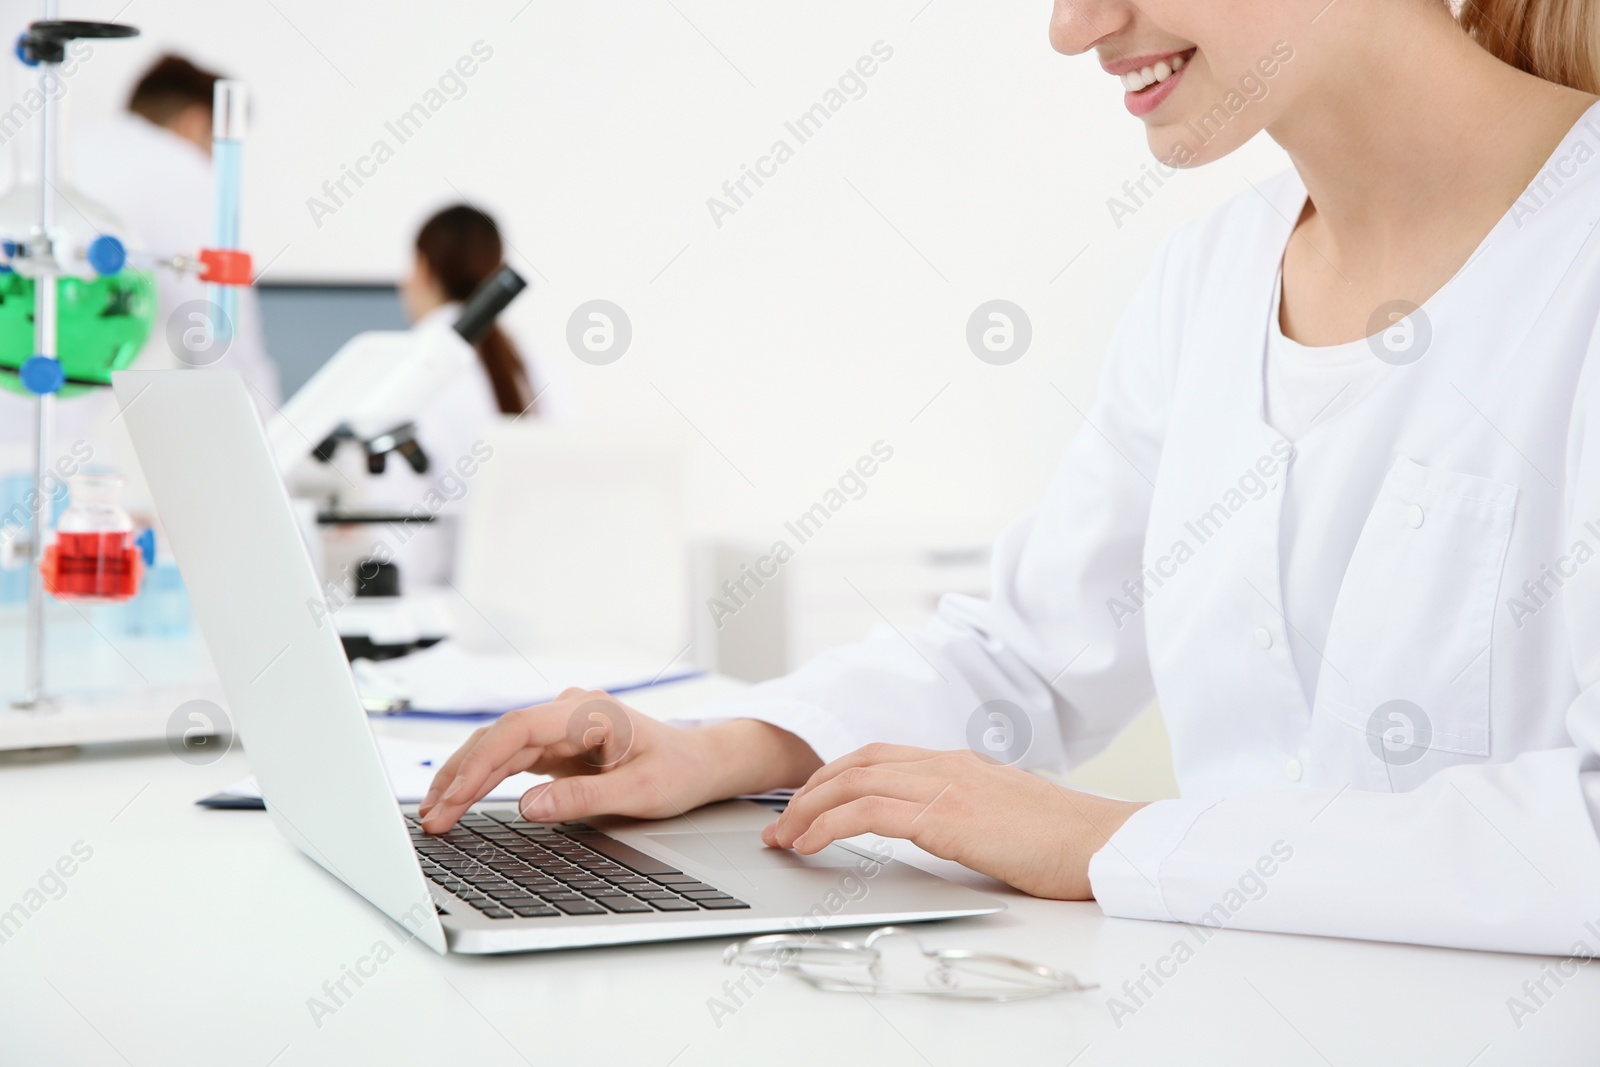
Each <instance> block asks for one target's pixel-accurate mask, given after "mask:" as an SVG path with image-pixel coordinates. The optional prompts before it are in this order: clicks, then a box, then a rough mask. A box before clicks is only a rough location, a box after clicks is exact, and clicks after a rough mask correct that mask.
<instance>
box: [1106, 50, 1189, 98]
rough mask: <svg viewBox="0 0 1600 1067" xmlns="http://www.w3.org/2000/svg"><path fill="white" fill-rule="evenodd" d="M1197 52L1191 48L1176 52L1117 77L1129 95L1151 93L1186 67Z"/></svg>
mask: <svg viewBox="0 0 1600 1067" xmlns="http://www.w3.org/2000/svg"><path fill="white" fill-rule="evenodd" d="M1197 51H1198V49H1195V48H1191V49H1189V50H1188V51H1186V52H1177V53H1174V54H1173V55H1171V56H1168V57H1167V58H1165V59H1161V60H1157V61H1156V62H1154V63H1151V64H1147V65H1146V66H1143V67H1140V68H1138V69H1137V70H1130V71H1126V72H1124V73H1122V74H1119V75H1117V77H1118V78H1120V79H1121V80H1122V87H1123V88H1124V89H1126V90H1127V91H1128V92H1130V93H1134V94H1138V93H1147V92H1152V91H1154V89H1155V88H1156V87H1157V86H1158V85H1160V84H1161V83H1162V82H1164V81H1166V80H1167V79H1168V78H1170V77H1172V76H1173V75H1174V74H1176V73H1178V71H1180V70H1182V69H1183V68H1184V67H1185V66H1187V65H1188V63H1189V61H1190V60H1191V59H1193V58H1194V54H1195V52H1197Z"/></svg>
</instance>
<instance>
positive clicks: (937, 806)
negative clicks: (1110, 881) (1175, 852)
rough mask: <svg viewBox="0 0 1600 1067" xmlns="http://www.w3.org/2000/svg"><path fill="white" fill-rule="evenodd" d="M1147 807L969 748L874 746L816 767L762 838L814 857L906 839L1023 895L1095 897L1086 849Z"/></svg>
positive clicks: (1100, 843) (1090, 849)
mask: <svg viewBox="0 0 1600 1067" xmlns="http://www.w3.org/2000/svg"><path fill="white" fill-rule="evenodd" d="M1142 807H1144V805H1143V804H1140V803H1134V802H1132V801H1125V800H1108V799H1107V798H1105V797H1097V796H1092V795H1090V794H1087V793H1079V792H1075V791H1074V790H1071V789H1065V788H1063V787H1061V786H1058V785H1052V784H1051V783H1050V782H1047V781H1045V780H1044V779H1043V778H1040V777H1038V776H1037V775H1033V774H1029V773H1028V772H1027V771H1022V770H1018V769H1016V768H1015V767H1007V766H1003V765H1001V764H998V763H995V762H994V761H992V760H988V759H984V758H983V757H980V756H977V755H975V754H973V753H971V752H966V751H960V752H934V751H930V750H929V749H924V748H908V747H906V746H903V745H868V746H867V747H866V748H862V749H857V750H856V751H855V752H852V753H850V754H849V755H848V756H844V757H842V758H840V759H837V760H834V761H833V762H832V763H830V764H828V765H827V766H825V767H823V768H822V769H821V770H819V771H817V772H816V773H815V774H813V775H812V776H811V779H810V780H809V781H808V782H806V784H805V788H803V789H801V790H800V791H799V792H798V793H796V794H795V795H794V799H793V800H791V801H790V802H789V808H788V810H787V811H785V812H784V813H783V814H782V815H780V816H779V817H778V819H777V821H776V822H774V823H773V824H772V825H770V826H768V827H767V828H766V830H765V831H764V832H763V833H762V839H763V840H764V841H766V843H767V844H768V845H772V846H776V847H778V848H792V849H794V850H795V851H796V852H799V853H801V854H802V855H807V856H809V855H813V854H815V853H817V852H820V851H822V849H823V848H824V847H826V846H827V845H828V844H829V843H830V842H833V841H838V840H840V839H842V838H847V837H855V836H856V835H857V834H866V833H872V834H878V835H880V836H883V837H898V838H904V839H906V840H908V841H910V842H912V843H913V844H915V845H917V846H919V847H920V848H923V849H925V850H927V851H928V852H931V853H933V854H934V855H935V856H939V857H941V858H943V859H948V860H955V861H956V862H957V863H960V864H962V865H964V866H967V867H970V868H972V869H973V870H975V871H980V872H982V873H983V874H987V875H990V876H992V877H995V878H998V879H1000V880H1001V881H1002V882H1006V883H1008V884H1009V885H1013V886H1015V887H1016V888H1018V889H1020V890H1022V891H1023V892H1024V893H1029V894H1031V895H1033V896H1036V897H1049V898H1052V899H1055V900H1090V899H1093V897H1094V893H1093V892H1092V891H1091V889H1090V888H1089V857H1091V856H1093V855H1094V854H1095V852H1097V851H1098V850H1099V849H1100V848H1101V847H1103V846H1104V845H1105V843H1106V841H1107V840H1108V839H1109V838H1110V837H1111V835H1112V834H1114V833H1116V832H1117V830H1118V829H1119V828H1121V826H1122V824H1123V823H1125V822H1127V821H1128V818H1129V816H1131V815H1132V814H1133V813H1134V812H1136V811H1138V810H1139V809H1140V808H1142Z"/></svg>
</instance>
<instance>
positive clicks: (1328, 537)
mask: <svg viewBox="0 0 1600 1067" xmlns="http://www.w3.org/2000/svg"><path fill="white" fill-rule="evenodd" d="M1051 36H1052V41H1053V43H1054V45H1055V46H1056V48H1057V49H1058V50H1060V51H1062V52H1065V53H1070V54H1078V53H1083V52H1087V51H1090V50H1091V49H1092V50H1094V51H1095V52H1096V53H1097V54H1098V57H1099V59H1100V61H1101V64H1102V66H1103V67H1104V68H1105V69H1106V70H1107V72H1108V73H1109V74H1111V75H1113V76H1116V77H1119V78H1120V79H1121V80H1122V82H1123V83H1124V86H1123V88H1124V90H1125V93H1126V105H1127V107H1128V110H1129V111H1130V112H1132V113H1133V114H1134V115H1135V116H1136V117H1138V118H1140V119H1142V120H1143V122H1144V124H1145V128H1146V131H1147V135H1148V137H1149V140H1150V144H1151V147H1152V149H1153V151H1154V152H1155V155H1156V156H1157V157H1158V158H1159V159H1161V160H1163V161H1166V162H1168V163H1170V164H1171V165H1174V166H1198V165H1201V164H1205V163H1208V162H1210V161H1212V160H1215V159H1217V158H1218V157H1220V156H1223V155H1225V154H1226V153H1228V152H1229V151H1231V150H1232V149H1234V148H1235V147H1237V146H1238V145H1240V144H1242V143H1243V142H1244V141H1246V140H1247V139H1249V138H1250V137H1252V136H1253V135H1255V134H1256V133H1258V132H1260V131H1262V130H1266V131H1267V132H1268V133H1269V134H1270V135H1271V136H1272V137H1273V138H1274V139H1276V140H1277V141H1278V142H1279V143H1280V144H1282V145H1283V147H1284V148H1285V149H1286V150H1287V151H1288V153H1289V155H1290V157H1291V159H1292V160H1293V162H1294V170H1293V171H1290V172H1289V173H1286V174H1284V175H1283V176H1281V177H1280V178H1279V179H1277V180H1274V181H1272V182H1269V183H1265V184H1262V185H1260V186H1258V187H1251V188H1246V189H1244V190H1243V191H1242V192H1240V194H1239V195H1238V196H1237V197H1235V198H1234V199H1233V200H1231V201H1230V202H1228V203H1227V204H1225V205H1223V206H1222V207H1221V208H1219V209H1218V210H1217V211H1215V212H1213V213H1212V214H1210V215H1209V216H1207V217H1205V218H1203V219H1201V220H1199V221H1198V222H1196V223H1194V224H1192V225H1190V226H1186V227H1184V228H1183V229H1182V230H1180V231H1179V232H1177V233H1176V234H1174V235H1173V236H1172V237H1171V238H1170V239H1169V240H1168V241H1167V242H1166V244H1165V245H1164V246H1163V248H1162V249H1161V251H1160V253H1159V255H1158V256H1157V259H1156V262H1155V265H1154V267H1153V269H1152V270H1151V272H1150V274H1149V276H1148V278H1147V279H1146V281H1145V283H1144V284H1143V286H1142V287H1141V288H1140V290H1139V292H1138V294H1137V295H1136V296H1135V298H1134V300H1133V303H1132V305H1131V307H1130V308H1129V310H1128V312H1127V314H1126V316H1125V318H1124V319H1123V322H1122V325H1121V327H1120V329H1119V330H1118V332H1117V334H1116V337H1115V339H1114V341H1113V343H1112V349H1111V352H1110V356H1109V359H1108V362H1107V364H1106V369H1105V373H1104V378H1103V381H1102V383H1101V386H1100V394H1099V397H1098V399H1097V402H1096V403H1095V405H1094V408H1093V410H1092V412H1091V413H1090V415H1089V416H1088V419H1087V423H1088V425H1086V426H1085V427H1084V428H1083V429H1082V430H1081V431H1080V432H1079V434H1078V436H1077V438H1076V439H1075V440H1074V441H1073V443H1072V445H1071V447H1070V448H1069V450H1068V452H1067V454H1066V456H1065V458H1064V460H1063V461H1062V464H1061V467H1060V470H1059V473H1058V474H1057V476H1056V478H1055V480H1054V482H1053V484H1052V485H1051V487H1050V489H1049V492H1048V494H1047V496H1046V498H1045V500H1044V502H1043V503H1042V505H1041V506H1040V508H1039V509H1038V511H1037V512H1036V513H1035V514H1034V515H1032V516H1031V517H1029V518H1027V519H1025V520H1023V521H1022V522H1021V523H1019V524H1018V525H1017V526H1016V527H1014V528H1013V529H1012V530H1010V531H1009V532H1008V533H1007V534H1006V535H1005V537H1004V538H1003V540H1002V541H1001V543H1000V544H999V546H998V549H997V553H996V560H995V569H994V590H993V595H992V597H991V598H990V599H988V600H975V599H970V598H964V597H950V598H947V599H946V600H945V601H944V603H943V605H942V606H941V609H940V611H939V614H938V617H937V619H936V621H935V622H934V623H933V624H932V625H930V626H929V627H927V628H926V629H924V630H921V631H918V632H913V633H900V632H888V633H884V634H882V635H880V636H878V637H876V638H874V639H872V640H870V641H868V642H866V643H864V644H861V645H857V646H852V647H848V648H844V649H840V650H838V651H836V652H833V653H831V654H829V655H826V656H824V657H822V658H821V659H819V660H818V661H816V662H814V663H812V664H810V665H809V666H807V667H805V668H804V669H802V670H800V671H798V672H797V673H795V674H794V675H792V676H790V677H787V678H783V679H779V680H776V681H773V682H770V683H767V684H764V685H761V686H757V687H755V688H753V689H751V690H749V691H747V692H745V693H744V694H742V695H739V696H737V697H735V698H733V699H731V700H728V701H726V702H723V703H720V704H718V705H717V706H714V707H708V708H706V709H704V711H703V722H702V724H700V725H697V726H693V727H673V726H667V725H663V724H658V723H654V722H652V721H650V720H648V719H645V718H643V717H641V716H637V715H632V714H628V715H627V721H626V728H623V722H622V719H621V718H619V720H618V725H617V727H616V728H615V729H613V730H611V731H598V732H597V731H590V732H588V733H586V734H583V735H582V736H581V737H580V736H579V735H578V734H576V733H574V734H573V735H572V737H571V738H570V739H569V734H568V730H567V722H568V716H569V715H570V714H571V713H572V712H573V709H574V708H575V707H577V706H578V705H579V704H580V703H581V702H583V701H584V700H586V699H590V695H585V694H568V695H566V696H564V698H563V699H562V700H559V701H557V702H556V703H555V704H554V705H553V706H547V707H543V708H535V709H530V710H527V711H523V712H517V713H513V714H512V715H510V716H507V717H506V718H504V719H502V720H501V721H500V722H499V723H497V724H495V725H494V726H492V727H490V728H488V729H486V730H484V731H480V733H479V734H478V735H477V736H475V738H474V739H473V741H472V742H470V743H469V744H468V745H466V746H465V747H464V748H463V749H462V751H461V752H459V753H458V754H457V755H456V757H454V758H453V759H452V760H451V761H450V762H449V764H447V765H446V766H445V767H444V768H443V770H442V771H441V774H440V775H439V777H438V779H437V781H436V784H435V789H434V792H433V793H431V794H430V796H429V798H428V801H427V803H426V804H425V809H426V812H427V819H426V825H427V826H428V827H429V828H430V829H434V830H437V829H440V828H443V827H445V826H448V825H450V824H451V823H453V822H454V820H455V819H456V818H457V817H458V816H459V814H460V813H461V811H462V810H463V807H464V805H466V804H468V803H470V802H472V801H474V800H475V799H476V798H478V797H480V796H482V795H483V794H484V793H485V791H486V790H487V789H488V788H489V787H490V786H491V785H492V784H494V783H495V782H498V781H499V780H501V779H502V778H503V777H504V776H505V775H507V774H509V773H511V772H514V771H520V770H523V769H526V768H532V769H535V770H540V771H548V772H551V773H555V774H557V775H559V776H560V777H559V778H558V780H557V781H556V782H555V783H554V784H553V785H551V786H550V787H548V788H543V789H539V790H535V791H533V792H531V793H530V794H529V795H528V796H527V797H525V798H524V801H523V810H524V812H525V813H526V814H527V815H528V816H529V817H530V818H533V819H566V818H575V817H581V816H583V815H587V814H591V813H596V812H617V813H624V814H633V815H642V816H661V815H672V814H675V813H676V812H677V811H679V810H680V809H687V808H689V807H692V806H693V805H695V804H698V803H701V802H704V801H708V800H712V799H715V798H717V797H723V796H728V795H731V794H737V793H739V792H741V791H747V790H754V789H761V788H768V787H774V786H784V785H801V784H804V785H805V788H804V789H803V790H802V791H801V792H800V794H799V795H798V796H797V798H796V799H795V800H794V802H793V803H791V804H790V806H789V809H788V811H787V812H786V813H785V814H784V815H783V816H782V817H781V818H779V819H778V820H777V822H776V823H774V825H773V826H772V827H771V828H769V830H768V831H767V836H768V840H769V843H771V844H774V845H778V846H783V847H793V848H796V849H798V850H799V851H801V852H804V853H812V852H815V851H817V850H819V849H821V848H822V847H823V846H824V845H825V844H826V843H827V842H829V841H831V840H835V839H838V838H843V837H849V836H852V835H855V834H860V833H864V832H869V831H870V832H876V833H880V834H885V835H888V836H894V837H903V838H909V839H910V840H912V841H914V842H916V843H917V844H918V845H921V846H922V847H924V848H926V849H928V850H929V851H931V852H934V853H936V854H938V855H941V856H945V857H947V858H951V859H955V860H958V861H960V862H962V863H965V864H966V865H968V866H969V867H972V868H975V869H977V870H980V871H984V872H987V873H989V874H992V875H994V876H996V877H998V878H1001V879H1004V880H1005V881H1007V882H1009V883H1011V884H1012V885H1015V886H1017V887H1019V888H1021V889H1023V890H1026V891H1027V892H1030V893H1034V894H1037V895H1040V896H1047V897H1055V898H1063V899H1086V898H1089V897H1093V898H1094V899H1096V900H1097V901H1098V902H1099V904H1100V906H1101V907H1102V908H1103V909H1104V910H1105V912H1106V913H1108V914H1110V915H1116V916H1127V917H1136V918H1146V919H1161V920H1177V921H1181V922H1190V923H1195V922H1203V923H1208V924H1212V925H1221V926H1230V927H1244V928H1251V929H1259V930H1272V931H1284V932H1294V933H1308V934H1325V935H1335V936H1345V937H1361V938H1374V939H1383V940H1396V941H1408V942H1417V943H1426V944H1435V945H1447V946H1457V947H1465V948H1480V949H1496V950H1506V951H1522V952H1539V953H1552V954H1560V955H1569V954H1578V953H1582V954H1584V955H1593V954H1595V952H1597V951H1600V841H1597V836H1596V821H1597V817H1600V425H1591V424H1592V423H1594V422H1595V421H1596V420H1597V419H1600V355H1597V354H1596V347H1597V345H1600V340H1597V337H1600V334H1597V322H1600V236H1597V233H1600V231H1597V228H1596V220H1597V219H1600V108H1596V107H1595V97H1594V96H1593V95H1591V94H1592V93H1593V92H1594V91H1595V90H1596V89H1597V87H1600V77H1597V63H1600V2H1597V0H1475V2H1473V3H1471V4H1469V5H1467V9H1466V12H1465V13H1464V14H1463V15H1462V16H1461V21H1458V20H1457V18H1456V17H1455V16H1454V15H1453V14H1452V12H1451V8H1450V7H1449V6H1448V5H1447V4H1446V3H1445V0H1339V2H1338V3H1335V4H1329V3H1328V2H1327V0H1271V2H1270V3H1263V2H1261V0H1213V2H1210V3H1205V4H1195V3H1192V2H1190V0H1058V3H1057V6H1056V12H1055V18H1054V21H1053V24H1052V27H1051ZM1153 698H1159V700H1160V703H1161V708H1162V712H1163V714H1164V716H1165V718H1166V722H1167V725H1168V728H1169V732H1170V734H1171V738H1172V752H1173V760H1174V764H1175V768H1176V771H1177V776H1178V781H1179V784H1180V787H1181V791H1182V799H1178V800H1167V801H1159V802H1156V803H1152V804H1138V803H1129V802H1123V801H1117V800H1111V799H1106V798H1102V797H1096V796H1090V795H1087V794H1083V793H1078V792H1074V791H1072V790H1069V789H1065V788H1061V787H1058V786H1056V785H1053V784H1051V783H1050V782H1048V781H1046V780H1045V779H1043V778H1040V777H1038V776H1036V775H1032V774H1028V773H1026V772H1025V771H1024V770H1022V769H1021V768H1023V767H1056V768H1059V767H1061V766H1064V765H1071V764H1073V763H1076V762H1079V761H1081V760H1083V759H1085V758H1087V757H1088V756H1090V755H1093V754H1094V753H1095V752H1097V751H1098V750H1100V749H1101V748H1103V747H1104V746H1105V745H1106V744H1108V743H1109V742H1110V740H1111V739H1112V738H1113V737H1114V736H1115V735H1116V734H1117V733H1118V732H1119V731H1120V730H1121V729H1122V728H1123V727H1125V726H1126V725H1127V724H1128V722H1129V721H1130V720H1131V719H1132V718H1133V717H1134V716H1135V715H1136V714H1138V713H1139V712H1140V711H1141V710H1142V709H1143V708H1145V707H1146V706H1147V705H1148V704H1149V702H1150V701H1151V700H1152V699H1153ZM618 714H619V716H620V715H622V714H624V713H622V712H619V713H618ZM874 742H876V743H874ZM583 743H593V744H595V745H596V746H597V748H596V750H594V751H580V750H579V748H578V746H579V745H580V744H583ZM863 746H866V747H863ZM975 751H976V752H979V753H985V752H987V753H988V754H990V756H992V757H997V758H981V757H980V756H975V755H974V752H975ZM825 761H826V762H825ZM597 767H598V768H603V769H604V770H605V771H606V773H604V774H600V775H594V774H583V773H578V772H583V771H593V770H594V769H596V768H597Z"/></svg>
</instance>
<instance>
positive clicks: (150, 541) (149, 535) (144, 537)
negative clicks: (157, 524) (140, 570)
mask: <svg viewBox="0 0 1600 1067" xmlns="http://www.w3.org/2000/svg"><path fill="white" fill-rule="evenodd" d="M133 543H134V544H136V545H138V546H139V555H141V556H143V557H144V565H145V566H146V567H154V566H155V565H156V532H155V531H154V530H152V529H151V528H150V527H148V526H146V527H145V528H144V529H143V530H142V531H140V533H139V536H138V537H135V538H134V539H133Z"/></svg>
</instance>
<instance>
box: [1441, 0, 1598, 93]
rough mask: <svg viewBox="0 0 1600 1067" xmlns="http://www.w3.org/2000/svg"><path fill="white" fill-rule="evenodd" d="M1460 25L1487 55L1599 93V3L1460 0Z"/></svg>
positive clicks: (1545, 77)
mask: <svg viewBox="0 0 1600 1067" xmlns="http://www.w3.org/2000/svg"><path fill="white" fill-rule="evenodd" d="M1459 17H1460V19H1461V25H1462V26H1463V27H1464V28H1465V29H1466V31H1467V33H1468V34H1470V35H1471V37H1472V39H1473V40H1475V41H1477V42H1478V43H1479V44H1481V45H1482V46H1483V47H1484V48H1486V49H1488V50H1489V52H1490V54H1491V55H1494V56H1495V57H1496V58H1498V59H1501V60H1503V61H1504V62H1506V63H1509V64H1511V65H1512V66H1513V67H1517V68H1518V69H1520V70H1525V71H1527V72H1528V73H1529V74H1536V75H1538V76H1539V77H1541V78H1543V79H1545V80H1546V81H1552V82H1556V83H1557V84H1559V85H1566V86H1569V87H1571V88H1573V89H1579V90H1581V91H1583V92H1586V93H1600V4H1597V3H1595V2H1594V0H1463V2H1462V3H1461V9H1460V13H1459Z"/></svg>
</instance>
